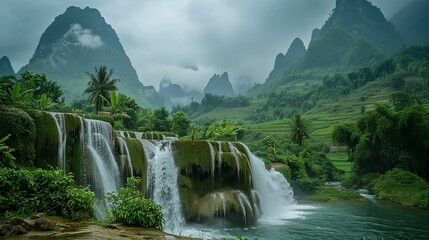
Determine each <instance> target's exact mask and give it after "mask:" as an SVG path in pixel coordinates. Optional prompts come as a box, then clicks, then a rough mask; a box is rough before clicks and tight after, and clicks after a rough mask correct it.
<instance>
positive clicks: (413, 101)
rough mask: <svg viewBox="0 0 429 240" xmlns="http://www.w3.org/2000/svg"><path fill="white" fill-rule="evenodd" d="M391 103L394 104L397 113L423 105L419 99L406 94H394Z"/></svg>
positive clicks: (391, 96)
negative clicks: (413, 106)
mask: <svg viewBox="0 0 429 240" xmlns="http://www.w3.org/2000/svg"><path fill="white" fill-rule="evenodd" d="M390 101H391V102H392V103H393V106H394V107H395V111H401V110H403V109H404V108H406V107H410V106H412V105H417V104H420V103H421V102H420V100H419V99H418V98H416V97H412V96H410V95H409V94H407V93H404V92H398V93H392V95H390Z"/></svg>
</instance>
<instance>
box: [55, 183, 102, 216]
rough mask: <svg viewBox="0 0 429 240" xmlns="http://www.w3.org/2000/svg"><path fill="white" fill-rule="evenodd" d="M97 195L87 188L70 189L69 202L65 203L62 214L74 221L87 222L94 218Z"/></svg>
mask: <svg viewBox="0 0 429 240" xmlns="http://www.w3.org/2000/svg"><path fill="white" fill-rule="evenodd" d="M94 201H95V194H94V192H91V190H89V188H88V187H86V188H68V189H67V202H66V203H65V205H64V207H63V210H62V214H63V215H64V216H68V217H70V218H71V219H72V220H77V221H81V220H85V219H91V218H93V217H94V209H93V207H92V206H93V205H94Z"/></svg>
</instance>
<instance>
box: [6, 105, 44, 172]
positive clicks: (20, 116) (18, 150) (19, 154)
mask: <svg viewBox="0 0 429 240" xmlns="http://www.w3.org/2000/svg"><path fill="white" fill-rule="evenodd" d="M8 134H11V136H10V138H9V139H8V140H7V142H6V144H7V145H8V146H9V147H11V148H15V152H13V155H14V156H15V158H16V160H15V164H17V165H19V166H24V167H33V166H34V158H35V156H36V150H35V146H34V145H35V140H36V127H35V125H34V121H33V119H32V118H31V117H30V116H29V115H28V114H27V113H26V112H24V111H22V110H20V109H17V108H10V107H6V106H0V137H4V136H6V135H8Z"/></svg>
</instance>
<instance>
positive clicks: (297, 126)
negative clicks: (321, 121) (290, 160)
mask: <svg viewBox="0 0 429 240" xmlns="http://www.w3.org/2000/svg"><path fill="white" fill-rule="evenodd" d="M290 130H291V134H290V138H291V140H292V142H294V143H295V144H298V145H299V146H302V145H303V144H304V141H305V139H308V138H309V137H310V136H309V134H308V124H307V122H306V121H305V120H304V119H303V118H302V117H301V115H299V114H296V115H295V116H294V117H293V118H292V123H291V125H290Z"/></svg>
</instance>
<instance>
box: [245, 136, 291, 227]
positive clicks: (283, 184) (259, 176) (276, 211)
mask: <svg viewBox="0 0 429 240" xmlns="http://www.w3.org/2000/svg"><path fill="white" fill-rule="evenodd" d="M243 147H244V148H245V149H246V152H247V155H248V156H249V160H250V164H251V168H252V175H253V187H254V189H255V190H256V191H257V192H258V193H259V197H260V203H261V210H262V212H261V214H262V218H263V219H279V218H282V217H283V214H284V213H285V212H287V209H286V208H287V207H288V206H290V205H292V204H293V203H294V202H295V200H294V198H293V190H292V188H291V187H290V184H289V183H288V181H287V180H286V179H285V178H284V177H283V175H282V174H281V173H279V172H277V171H275V170H273V169H272V170H270V171H268V170H266V169H265V164H264V162H263V161H262V160H261V159H259V158H258V157H257V156H255V155H254V154H253V153H252V152H250V150H249V148H248V147H247V146H246V145H244V144H243Z"/></svg>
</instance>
